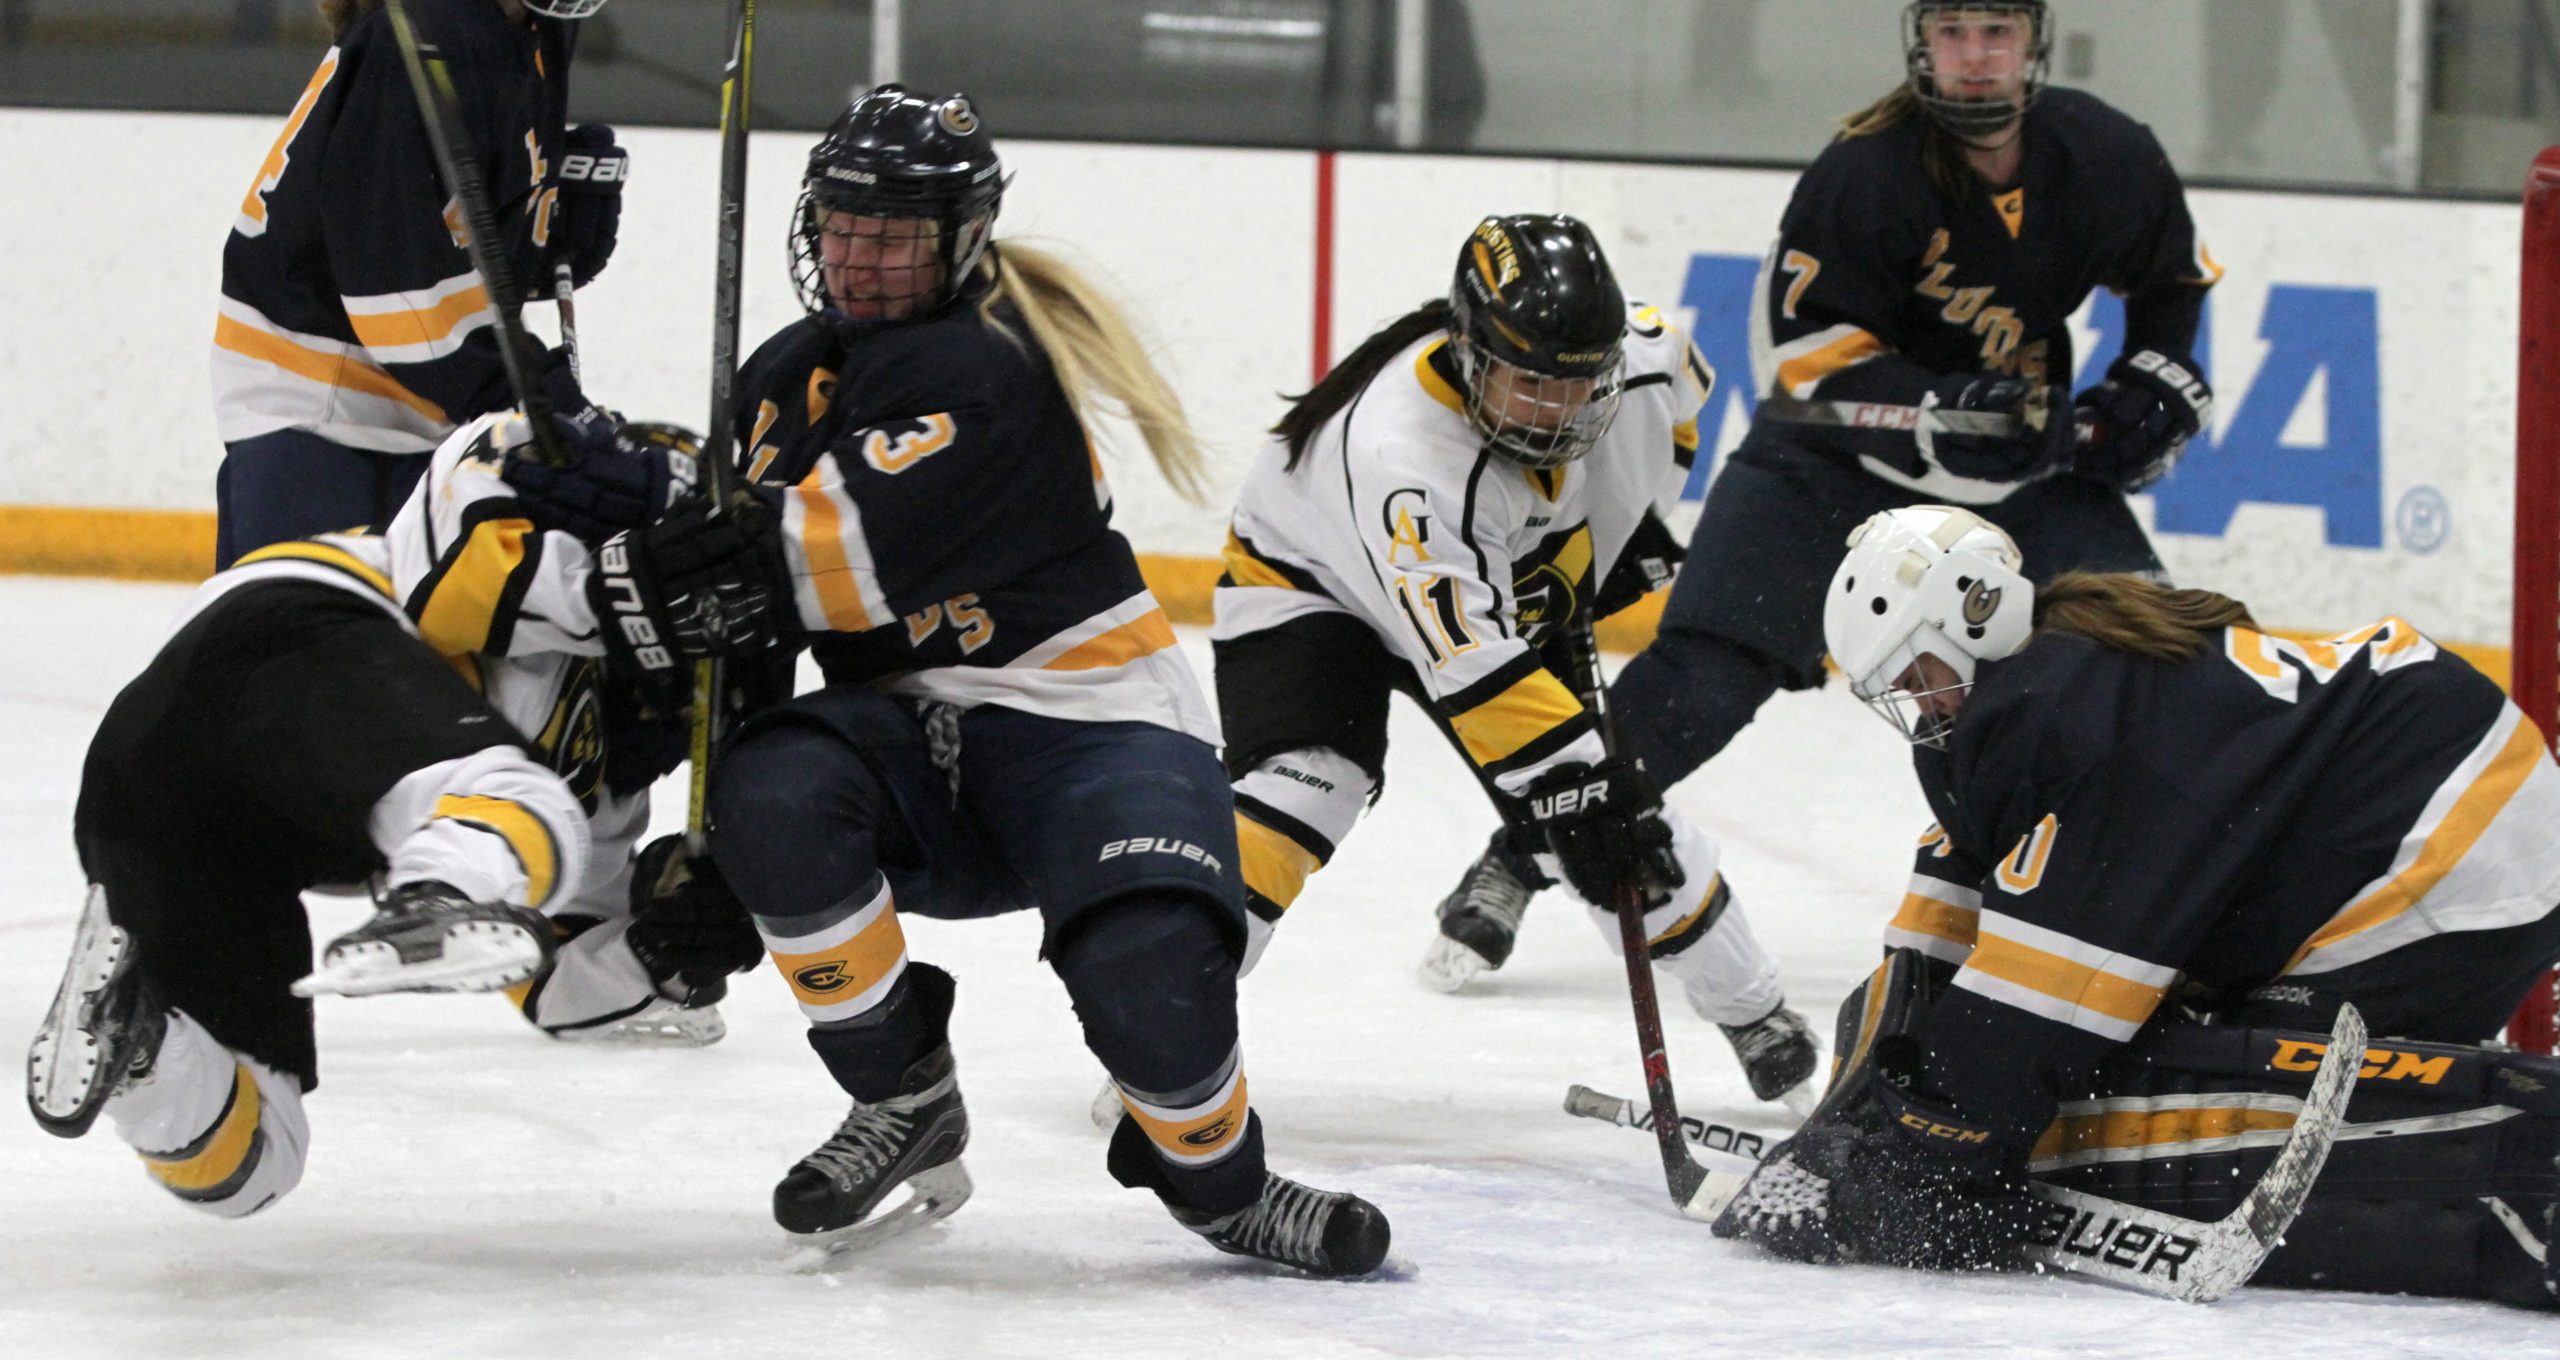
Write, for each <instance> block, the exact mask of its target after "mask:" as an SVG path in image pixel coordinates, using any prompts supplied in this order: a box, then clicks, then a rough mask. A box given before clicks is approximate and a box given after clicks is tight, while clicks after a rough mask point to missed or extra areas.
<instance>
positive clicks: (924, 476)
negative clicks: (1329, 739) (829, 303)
mask: <svg viewBox="0 0 2560 1360" xmlns="http://www.w3.org/2000/svg"><path fill="white" fill-rule="evenodd" d="M983 296H984V294H983V292H982V291H976V290H973V293H972V295H971V296H970V297H967V298H964V299H963V300H962V301H961V302H960V303H958V304H956V305H955V306H953V307H951V308H949V309H948V310H946V311H944V312H942V313H941V314H939V315H937V316H934V317H930V318H926V319H923V320H918V321H913V322H907V323H903V324H898V325H890V326H882V327H877V328H872V329H867V330H865V331H864V332H862V334H861V335H860V338H859V339H855V340H850V341H849V340H848V338H847V337H846V335H845V333H844V332H843V331H841V330H839V329H838V328H837V326H836V324H835V323H832V322H830V321H827V320H822V319H819V318H805V319H803V320H801V321H800V322H798V323H796V324H794V325H792V326H790V327H788V328H786V329H784V330H783V331H782V332H780V333H779V334H777V335H775V336H774V337H773V338H772V339H771V340H768V341H766V342H765V344H764V345H763V346H761V347H760V348H759V349H758V350H757V351H756V353H755V354H754V355H753V356H752V357H751V358H749V360H748V361H747V363H746V364H745V365H744V366H742V368H741V369H740V371H739V376H738V389H737V390H738V406H737V423H738V446H739V447H740V448H741V449H744V450H746V455H745V456H746V459H747V472H748V476H749V479H750V480H751V481H752V482H754V483H755V484H756V489H757V491H758V492H759V494H761V495H764V496H765V497H767V498H768V500H769V501H770V502H771V503H773V504H774V505H775V506H776V507H777V509H778V510H779V511H780V514H781V518H782V523H783V528H784V541H785V555H786V558H787V560H788V563H789V566H790V570H791V574H792V579H793V584H794V591H793V596H794V606H795V608H796V610H797V612H798V616H799V620H800V623H801V625H802V626H803V627H804V628H805V629H807V630H808V632H809V633H810V635H811V638H812V641H811V644H810V650H811V653H812V654H813V655H814V656H815V657H816V659H817V661H818V664H819V666H820V668H821V669H822V670H823V671H824V672H825V674H826V676H827V679H828V681H829V682H830V683H833V684H846V685H872V686H879V687H884V688H888V689H892V690H895V691H897V692H899V693H904V694H913V695H917V696H919V697H924V698H929V699H936V700H941V701H945V702H950V703H955V704H959V705H961V706H963V707H970V706H975V705H978V704H987V703H993V704H1002V705H1005V706H1007V707H1011V708H1018V709H1022V710H1024V711H1026V712H1032V713H1039V714H1043V715H1045V716H1049V717H1057V718H1068V719H1076V720H1082V721H1096V722H1118V721H1128V722H1147V723H1154V724H1156V725H1158V726H1162V727H1169V728H1172V729H1174V730H1175V731H1180V732H1186V733H1189V734H1191V735H1193V736H1197V737H1200V738H1201V739H1202V740H1204V741H1209V742H1211V743H1213V744H1214V743H1215V742H1216V740H1217V724H1216V719H1215V716H1214V714H1213V713H1212V711H1211V709H1210V707H1209V704H1208V701H1207V699H1206V698H1205V697H1204V696H1202V694H1201V693H1200V690H1199V682H1198V681H1197V679H1196V678H1195V677H1194V676H1193V675H1192V673H1191V670H1190V667H1189V664H1188V663H1187V662H1185V661H1184V660H1183V659H1182V657H1181V654H1180V651H1179V649H1178V648H1177V646H1176V644H1175V641H1174V636H1173V626H1172V623H1171V621H1170V620H1168V619H1167V618H1166V617H1165V613H1164V611H1163V609H1162V608H1161V607H1160V606H1159V605H1158V604H1157V603H1156V600H1155V597H1154V596H1153V595H1152V594H1151V593H1149V591H1148V589H1147V586H1146V582H1145V581H1144V579H1143V578H1141V577H1140V575H1139V573H1138V563H1137V557H1136V555H1135V554H1134V553H1133V552H1132V551H1131V550H1130V548H1129V544H1128V542H1127V540H1125V539H1123V538H1122V537H1121V536H1120V534H1119V533H1118V532H1117V531H1115V530H1114V529H1112V528H1111V497H1110V492H1109V490H1108V488H1107V486H1106V485H1105V483H1104V480H1103V476H1102V465H1101V462H1100V460H1099V459H1098V458H1096V456H1095V454H1094V451H1093V446H1092V443H1091V441H1090V439H1089V438H1088V437H1087V435H1086V432H1085V428H1084V424H1083V422H1082V421H1081V420H1079V419H1078V418H1077V415H1076V412H1075V410H1074V408H1073V407H1072V406H1071V405H1070V404H1069V402H1068V400H1067V396H1066V393H1065V391H1064V390H1063V389H1062V388H1061V387H1060V386H1059V384H1058V379H1057V376H1056V374H1055V372H1054V371H1053V370H1052V368H1051V367H1050V364H1049V360H1048V357H1047V356H1046V355H1045V354H1044V353H1043V352H1042V351H1041V349H1040V347H1039V344H1038V343H1037V341H1035V340H1034V339H1033V338H1032V337H1031V335H1030V332H1029V329H1028V327H1027V326H1025V325H1024V323H1023V321H1022V319H1021V317H1020V315H1019V314H1018V313H1017V312H1015V311H1014V310H1013V308H1012V307H1011V306H1010V304H1003V303H999V304H998V305H997V306H996V307H995V308H994V309H993V320H990V319H989V318H988V317H987V316H986V315H984V314H982V309H981V306H980V299H981V298H982V297H983ZM998 323H1001V327H1002V328H1001V329H1000V328H999V324H998Z"/></svg>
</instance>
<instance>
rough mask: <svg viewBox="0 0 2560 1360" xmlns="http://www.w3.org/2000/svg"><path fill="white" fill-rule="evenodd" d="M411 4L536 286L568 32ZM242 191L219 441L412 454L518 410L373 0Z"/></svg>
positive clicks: (424, 0)
mask: <svg viewBox="0 0 2560 1360" xmlns="http://www.w3.org/2000/svg"><path fill="white" fill-rule="evenodd" d="M409 9H410V11H411V12H412V13H413V14H414V16H415V18H416V22H417V25H418V27H419V29H420V31H421V33H422V35H423V36H424V37H425V39H426V40H427V41H429V42H431V43H434V44H436V45H438V46H439V47H440V48H441V49H442V51H443V54H444V56H445V58H446V61H447V64H448V66H449V68H450V69H451V71H452V73H453V77H454V81H455V84H456V86H457V87H458V90H459V93H460V96H461V97H460V99H459V101H458V106H459V109H460V112H461V118H462V123H463V125H464V127H465V128H466V129H467V133H468V140H469V146H468V147H467V148H466V149H467V150H468V152H469V153H470V155H471V157H472V158H473V160H474V161H475V162H476V163H477V164H478V166H479V168H480V174H481V177H482V180H483V187H484V190H485V192H486V193H487V194H488V196H489V202H490V208H491V210H492V212H493V213H495V215H496V218H497V223H498V229H499V231H500V233H501V234H502V235H503V236H504V238H505V246H506V249H507V250H508V252H509V255H510V262H511V263H512V264H513V266H514V270H515V275H516V278H517V280H518V283H519V286H531V285H532V282H533V281H535V280H539V279H542V278H545V277H547V271H546V270H545V269H544V268H543V267H542V263H543V256H544V251H545V249H546V247H547V246H548V244H549V240H550V225H551V214H552V211H553V208H554V205H555V204H556V202H557V194H558V187H559V174H558V164H559V160H560V146H561V138H562V130H563V123H564V119H565V115H566V110H567V104H568V76H569V58H570V50H571V46H572V42H573V39H574V35H575V29H576V26H575V25H574V24H564V23H561V22H559V21H556V20H552V19H547V18H543V17H540V16H529V17H528V19H527V20H526V22H524V23H521V24H518V23H511V22H509V21H508V19H507V18H506V15H505V12H504V11H503V10H502V9H501V8H500V7H499V6H498V5H497V4H495V3H493V0H414V3H412V4H411V5H410V6H409ZM246 188H247V192H246V193H245V195H244V196H243V197H242V199H241V203H240V212H239V215H238V216H237V217H236V218H235V219H234V220H233V223H232V228H231V235H230V238H229V240H228V242H227V243H226V244H225V245H224V248H223V256H222V299H221V315H220V317H219V318H218V320H217V321H216V323H215V328H214V349H213V370H214V400H215V416H216V422H217V424H218V426H219V429H220V432H221V435H222V438H223V439H224V440H225V441H226V442H229V441H235V440H240V439H246V438H250V437H252V436H254V435H260V434H266V433H269V432H271V431H275V430H281V429H307V430H311V431H314V432H316V433H318V434H320V435H322V436H323V437H325V438H328V439H330V440H332V441H333V442H336V443H339V444H344V445H348V446H350V447H354V448H362V449H373V450H378V451H381V452H386V453H415V452H421V451H424V450H426V449H430V448H433V447H434V446H435V445H436V444H437V442H438V441H440V440H441V439H443V437H444V436H445V435H446V434H447V433H449V432H451V431H452V429H453V428H454V427H455V426H456V425H458V424H461V423H463V422H466V421H469V420H470V419H472V418H473V417H475V416H478V415H481V414H484V413H486V412H489V411H493V410H497V409H499V408H501V407H504V406H508V405H511V404H513V400H514V399H513V397H512V396H511V395H510V393H509V389H508V387H507V383H506V376H505V373H504V371H503V369H502V367H501V365H500V361H499V357H498V346H497V339H496V331H495V328H494V322H495V320H496V315H497V313H496V310H495V309H494V308H493V306H492V305H491V302H490V298H489V295H488V291H487V289H486V288H485V287H484V286H483V285H482V283H481V281H480V277H479V275H478V274H477V273H476V272H475V271H474V270H473V269H472V267H471V260H470V256H469V254H468V253H467V252H466V250H465V249H464V245H463V242H464V241H465V239H466V233H465V231H464V228H463V221H462V213H461V208H460V205H459V203H458V201H457V200H455V199H454V198H453V197H452V196H451V191H450V189H449V187H448V186H446V185H445V184H444V182H443V180H442V178H441V177H440V176H439V175H438V174H437V171H436V165H435V158H434V156H433V154H432V152H431V151H430V149H429V147H428V144H427V136H426V129H425V126H424V124H423V123H422V122H421V121H420V118H419V113H418V106H417V99H416V96H415V95H414V94H413V93H412V91H411V88H410V85H409V79H408V74H407V71H406V70H405V68H404V66H403V64H402V62H401V58H400V51H399V47H398V44H397V43H395V42H394V41H393V39H392V34H391V27H390V23H389V20H388V19H387V17H386V16H385V15H384V14H383V13H382V12H381V11H379V10H377V11H374V12H372V13H369V14H367V15H365V16H364V17H362V18H360V19H357V20H355V21H354V22H353V23H351V24H349V25H348V27H347V30H346V32H345V33H344V34H343V35H342V36H341V37H340V38H339V40H338V42H337V44H336V45H335V46H333V47H331V48H330V49H329V51H328V52H327V53H326V54H325V55H323V56H322V57H321V59H320V64H319V66H318V67H317V69H315V70H314V71H313V72H312V76H311V81H310V84H309V85H308V86H307V87H306V88H305V89H304V90H303V92H302V94H301V97H300V98H299V99H298V100H296V102H295V104H294V107H293V111H292V112H291V113H290V114H289V115H288V116H287V117H286V119H285V125H284V127H283V129H282V130H281V131H280V132H279V133H278V135H277V138H276V142H275V146H274V148H273V149H272V150H270V151H269V152H268V153H267V158H266V160H265V161H264V163H262V164H261V165H260V166H259V167H258V169H257V172H256V176H255V178H254V179H253V180H252V181H251V182H250V183H249V184H248V185H247V186H246Z"/></svg>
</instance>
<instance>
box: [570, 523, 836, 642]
mask: <svg viewBox="0 0 2560 1360" xmlns="http://www.w3.org/2000/svg"><path fill="white" fill-rule="evenodd" d="M709 509H710V508H709V506H707V505H706V504H704V503H703V502H702V501H701V500H698V499H695V500H687V501H685V502H683V503H682V504H680V505H678V506H677V507H676V508H675V510H674V511H673V512H672V513H670V514H669V515H668V516H667V517H666V518H665V519H662V520H660V521H658V522H657V523H655V524H652V525H649V526H647V527H646V528H641V529H626V530H624V531H623V532H621V533H618V534H615V535H614V536H613V537H612V538H609V539H607V540H605V543H604V546H603V547H601V548H599V549H597V550H596V559H595V573H594V575H592V576H590V577H589V578H588V580H587V599H588V602H589V604H590V605H592V606H593V608H594V609H595V613H596V623H597V627H598V629H599V630H600V631H601V632H602V633H603V634H604V644H605V657H606V661H607V664H608V665H611V666H616V667H622V668H625V669H627V670H628V671H629V672H630V673H631V674H632V675H633V676H634V677H635V678H637V679H639V680H641V681H642V682H643V683H647V682H649V681H650V680H653V679H661V678H665V677H670V676H673V675H675V674H677V673H678V672H679V671H680V670H681V669H682V667H683V666H684V665H685V663H687V662H690V661H695V660H698V659H701V658H703V657H710V656H731V655H741V654H751V653H756V652H761V651H764V650H765V649H767V648H770V647H773V646H776V645H778V644H779V643H780V642H781V641H782V640H783V638H784V637H785V636H787V635H788V634H789V633H790V631H791V617H790V611H791V586H790V579H789V574H788V572H787V569H786V568H785V567H784V565H783V560H782V539H781V526H780V524H779V523H778V522H777V519H776V516H775V514H774V512H773V510H772V508H771V507H769V506H767V505H766V504H765V503H764V502H763V501H761V500H758V499H757V498H756V497H755V496H754V495H753V494H752V493H750V492H745V491H741V492H740V493H739V494H738V496H737V498H736V499H735V500H733V501H731V502H730V504H729V507H728V509H727V510H726V511H725V512H724V513H722V514H721V515H719V516H717V517H713V516H712V515H711V514H710V513H709Z"/></svg>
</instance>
